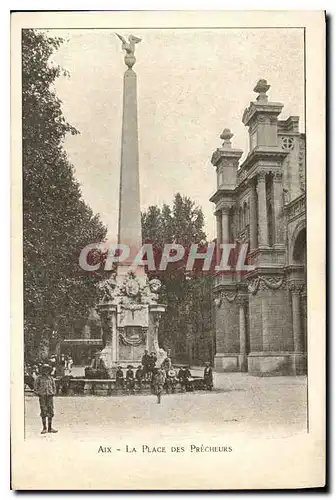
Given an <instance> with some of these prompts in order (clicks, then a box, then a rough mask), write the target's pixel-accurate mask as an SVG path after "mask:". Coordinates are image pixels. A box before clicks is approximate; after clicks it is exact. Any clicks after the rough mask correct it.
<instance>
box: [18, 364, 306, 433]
mask: <svg viewBox="0 0 336 500" xmlns="http://www.w3.org/2000/svg"><path fill="white" fill-rule="evenodd" d="M194 373H195V374H196V371H195V370H194ZM214 382H215V388H216V389H215V390H214V391H213V392H203V391H201V392H195V393H184V394H181V393H178V394H173V395H167V396H166V395H164V396H163V398H162V403H161V405H158V404H157V402H156V397H155V396H151V395H135V396H110V397H104V396H64V397H56V398H55V419H54V424H55V427H56V428H57V429H58V430H59V433H58V434H57V435H55V436H40V430H41V422H40V417H39V405H38V399H37V398H36V397H34V396H32V395H27V396H26V401H25V414H26V438H27V439H32V438H35V439H36V438H38V439H44V438H46V439H60V438H62V439H64V438H69V439H73V438H74V437H77V436H78V438H80V439H82V438H84V437H85V438H86V437H89V438H90V439H91V438H92V439H95V438H97V439H98V438H101V437H103V436H104V437H105V438H108V437H110V436H111V435H118V436H122V435H127V436H130V435H132V436H135V435H141V433H143V434H144V433H145V432H146V430H148V429H151V432H152V431H153V429H157V432H158V433H159V434H160V436H162V437H164V435H166V436H169V435H171V434H172V433H174V435H176V436H177V435H184V436H185V435H186V434H189V435H192V434H194V433H202V428H205V427H207V428H209V427H210V428H211V429H212V430H213V432H214V434H216V433H221V432H225V433H226V432H230V433H232V432H234V433H236V432H238V433H249V436H251V435H256V436H257V435H260V434H266V435H270V436H271V435H276V436H286V435H292V434H296V433H301V432H306V431H307V380H306V377H264V378H259V377H251V376H250V375H247V374H242V373H220V374H218V373H217V374H216V373H215V374H214ZM144 435H145V434H144Z"/></svg>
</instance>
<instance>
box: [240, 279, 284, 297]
mask: <svg viewBox="0 0 336 500" xmlns="http://www.w3.org/2000/svg"><path fill="white" fill-rule="evenodd" d="M284 283H285V278H284V277H282V278H276V277H272V276H271V277H268V278H266V277H265V276H258V277H256V278H254V279H252V280H251V281H250V282H249V284H248V291H249V292H250V293H251V294H252V295H255V294H256V293H257V292H258V290H259V289H260V288H262V289H264V290H266V289H270V290H279V289H280V288H281V287H282V286H283V285H284Z"/></svg>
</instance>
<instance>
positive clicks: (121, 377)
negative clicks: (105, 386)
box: [116, 365, 124, 389]
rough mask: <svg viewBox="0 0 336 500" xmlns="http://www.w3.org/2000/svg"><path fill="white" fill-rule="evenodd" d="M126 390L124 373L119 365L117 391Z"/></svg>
mask: <svg viewBox="0 0 336 500" xmlns="http://www.w3.org/2000/svg"><path fill="white" fill-rule="evenodd" d="M123 388H124V372H123V371H122V368H121V366H120V365H119V366H118V368H117V371H116V389H123Z"/></svg>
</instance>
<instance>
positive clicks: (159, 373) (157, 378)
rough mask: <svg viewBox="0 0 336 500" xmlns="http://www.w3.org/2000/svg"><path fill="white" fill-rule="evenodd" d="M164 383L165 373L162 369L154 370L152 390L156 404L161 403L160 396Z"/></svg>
mask: <svg viewBox="0 0 336 500" xmlns="http://www.w3.org/2000/svg"><path fill="white" fill-rule="evenodd" d="M165 381H166V372H165V371H164V370H163V368H161V367H159V368H154V371H153V389H154V394H155V395H156V397H157V402H158V404H160V403H161V396H162V392H163V387H164V384H165Z"/></svg>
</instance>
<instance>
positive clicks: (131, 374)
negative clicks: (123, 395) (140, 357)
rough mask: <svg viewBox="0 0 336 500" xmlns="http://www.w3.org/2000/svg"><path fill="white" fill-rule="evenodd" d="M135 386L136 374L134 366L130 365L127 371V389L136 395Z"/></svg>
mask: <svg viewBox="0 0 336 500" xmlns="http://www.w3.org/2000/svg"><path fill="white" fill-rule="evenodd" d="M134 385H135V380H134V372H133V366H132V365H128V367H127V371H126V389H127V390H128V393H129V394H131V393H132V394H134Z"/></svg>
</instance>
